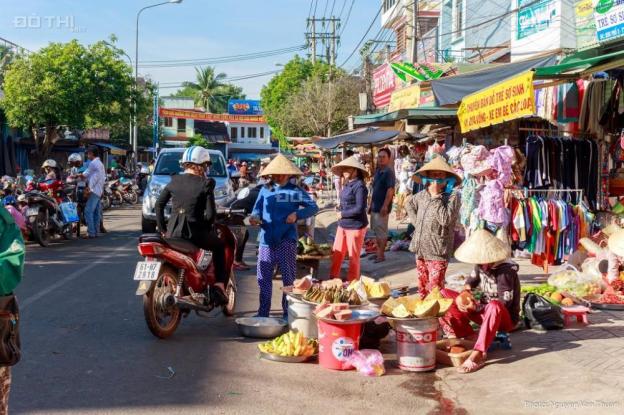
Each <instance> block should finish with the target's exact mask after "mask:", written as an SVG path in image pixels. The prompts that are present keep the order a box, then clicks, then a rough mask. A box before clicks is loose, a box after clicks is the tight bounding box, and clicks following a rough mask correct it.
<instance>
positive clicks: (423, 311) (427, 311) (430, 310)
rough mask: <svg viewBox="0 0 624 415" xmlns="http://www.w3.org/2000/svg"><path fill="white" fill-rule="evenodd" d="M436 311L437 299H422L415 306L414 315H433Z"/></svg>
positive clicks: (423, 316) (438, 305) (438, 307)
mask: <svg viewBox="0 0 624 415" xmlns="http://www.w3.org/2000/svg"><path fill="white" fill-rule="evenodd" d="M438 311H440V303H438V300H424V301H423V302H422V303H421V304H420V305H419V306H418V307H416V309H415V310H414V315H415V316H416V317H419V318H425V317H435V316H437V315H438Z"/></svg>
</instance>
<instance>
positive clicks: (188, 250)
mask: <svg viewBox="0 0 624 415" xmlns="http://www.w3.org/2000/svg"><path fill="white" fill-rule="evenodd" d="M165 242H166V243H167V245H169V247H171V248H173V249H175V250H176V251H178V252H181V253H183V254H194V253H195V252H197V251H198V250H199V248H198V247H196V246H195V245H194V244H193V243H192V242H190V241H187V240H186V239H182V238H165Z"/></svg>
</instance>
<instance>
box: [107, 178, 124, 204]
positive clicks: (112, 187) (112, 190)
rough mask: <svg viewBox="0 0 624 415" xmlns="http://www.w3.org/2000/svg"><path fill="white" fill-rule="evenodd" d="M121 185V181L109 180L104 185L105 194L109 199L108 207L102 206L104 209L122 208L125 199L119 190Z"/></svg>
mask: <svg viewBox="0 0 624 415" xmlns="http://www.w3.org/2000/svg"><path fill="white" fill-rule="evenodd" d="M119 187H120V184H119V179H113V180H108V181H107V182H106V184H105V185H104V194H105V195H106V197H107V198H108V201H107V202H106V206H107V207H105V205H104V203H103V204H102V209H105V210H106V209H108V208H110V207H112V206H121V205H122V204H123V201H124V198H123V195H122V193H121V191H120V190H119Z"/></svg>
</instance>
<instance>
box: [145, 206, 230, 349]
mask: <svg viewBox="0 0 624 415" xmlns="http://www.w3.org/2000/svg"><path fill="white" fill-rule="evenodd" d="M237 213H240V212H235V211H232V210H227V211H220V213H219V214H218V215H217V223H216V224H215V231H216V233H217V236H218V237H219V239H220V240H221V241H222V242H223V244H224V246H225V265H226V268H225V269H226V270H227V272H228V273H229V280H228V283H227V285H226V290H225V292H226V296H227V298H228V302H227V304H225V305H223V306H222V311H223V314H225V315H226V316H232V315H233V314H234V307H235V305H236V291H237V287H236V279H235V276H234V268H233V264H234V258H235V253H236V246H237V243H236V237H235V236H234V234H233V233H232V231H231V230H230V229H229V227H228V225H227V222H228V220H229V218H230V217H231V216H233V215H235V214H237ZM138 249H139V254H140V255H141V256H143V257H144V258H145V260H144V261H141V262H139V263H137V266H136V269H135V272H134V280H135V281H138V282H139V286H138V288H137V291H136V295H141V296H143V314H144V316H145V321H146V323H147V327H148V328H149V330H150V332H151V333H152V334H153V335H154V336H156V337H159V338H161V339H164V338H167V337H170V336H171V335H173V333H174V332H175V331H176V329H177V328H178V326H179V324H180V321H181V318H182V316H183V315H184V317H186V316H187V315H188V314H189V313H190V312H191V311H193V310H194V311H195V312H196V313H197V314H198V315H200V313H201V312H210V311H212V310H213V309H214V308H215V303H214V298H212V295H211V291H210V290H208V288H209V287H211V286H212V285H213V284H214V282H215V273H214V264H213V263H212V258H211V256H210V259H209V260H208V261H209V265H208V266H207V267H205V268H203V269H204V270H203V271H202V268H201V267H199V266H198V264H199V263H201V262H203V261H204V260H205V258H203V256H204V255H206V254H208V255H210V253H208V252H207V251H202V250H200V249H199V248H197V247H196V246H195V245H193V244H192V243H191V242H189V241H187V240H184V239H179V238H164V237H162V236H161V235H160V234H144V235H142V236H141V237H140V238H139V246H138Z"/></svg>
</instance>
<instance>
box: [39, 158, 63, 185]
mask: <svg viewBox="0 0 624 415" xmlns="http://www.w3.org/2000/svg"><path fill="white" fill-rule="evenodd" d="M41 168H42V169H43V172H44V174H45V175H46V176H45V180H57V179H58V178H59V176H60V175H59V174H58V164H57V163H56V160H53V159H48V160H46V161H44V162H43V164H42V165H41Z"/></svg>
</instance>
